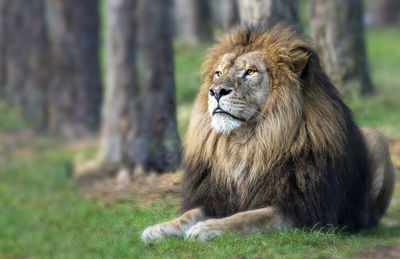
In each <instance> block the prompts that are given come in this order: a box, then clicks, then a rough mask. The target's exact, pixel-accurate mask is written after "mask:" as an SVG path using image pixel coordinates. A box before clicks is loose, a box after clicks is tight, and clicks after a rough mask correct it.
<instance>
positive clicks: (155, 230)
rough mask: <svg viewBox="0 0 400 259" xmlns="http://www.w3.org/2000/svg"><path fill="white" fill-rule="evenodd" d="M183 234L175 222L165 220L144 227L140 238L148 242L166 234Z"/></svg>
mask: <svg viewBox="0 0 400 259" xmlns="http://www.w3.org/2000/svg"><path fill="white" fill-rule="evenodd" d="M183 234H184V233H183V232H182V231H181V230H180V229H179V227H178V226H177V225H176V224H173V223H169V222H165V223H160V224H157V225H154V226H151V227H148V228H146V229H145V230H144V231H143V233H142V236H141V239H142V240H143V241H145V242H149V241H152V240H156V239H162V238H164V237H166V236H183Z"/></svg>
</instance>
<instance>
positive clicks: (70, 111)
mask: <svg viewBox="0 0 400 259" xmlns="http://www.w3.org/2000/svg"><path fill="white" fill-rule="evenodd" d="M46 4H47V11H48V13H47V17H48V27H49V33H50V40H51V46H52V49H51V51H52V56H53V64H52V67H53V79H52V82H51V86H50V96H49V128H50V132H51V133H53V134H56V135H61V136H64V137H70V138H71V137H83V136H90V135H92V134H93V133H95V132H96V130H97V129H98V126H99V118H100V103H101V96H102V94H101V93H102V88H101V80H100V69H99V58H98V55H99V10H98V1H97V0H68V1H65V0H46Z"/></svg>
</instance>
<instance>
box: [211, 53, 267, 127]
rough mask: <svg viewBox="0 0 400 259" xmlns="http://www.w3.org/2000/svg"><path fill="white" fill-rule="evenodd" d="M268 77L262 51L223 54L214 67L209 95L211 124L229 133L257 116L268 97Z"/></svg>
mask: <svg viewBox="0 0 400 259" xmlns="http://www.w3.org/2000/svg"><path fill="white" fill-rule="evenodd" d="M237 55H239V56H237ZM268 80H269V76H268V72H267V68H266V65H265V62H264V58H263V53H261V52H260V51H253V52H248V53H244V54H240V53H235V52H232V53H226V54H224V55H223V56H222V57H221V59H220V60H219V62H218V64H217V66H216V68H215V73H214V77H213V79H212V81H211V85H210V90H209V91H210V93H209V95H208V112H209V114H210V116H211V127H212V128H213V129H214V130H215V131H217V132H220V133H224V134H229V133H230V132H231V131H232V130H234V129H236V128H238V127H240V126H241V125H242V123H246V122H249V121H251V120H254V119H256V118H257V116H258V115H259V113H260V111H261V110H262V107H263V106H264V105H265V102H266V99H267V95H268V90H269V87H268V86H269V82H268Z"/></svg>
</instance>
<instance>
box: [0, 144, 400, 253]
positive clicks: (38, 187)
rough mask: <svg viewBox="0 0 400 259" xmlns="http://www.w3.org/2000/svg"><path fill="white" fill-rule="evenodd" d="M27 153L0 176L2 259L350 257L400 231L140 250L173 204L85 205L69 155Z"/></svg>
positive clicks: (296, 233)
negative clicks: (146, 232) (152, 227)
mask: <svg viewBox="0 0 400 259" xmlns="http://www.w3.org/2000/svg"><path fill="white" fill-rule="evenodd" d="M50 147H51V148H50ZM24 150H25V151H26V152H32V154H31V155H32V157H31V158H33V159H32V160H26V161H24V160H21V158H20V157H19V156H10V157H8V162H7V165H6V166H4V167H2V168H1V169H0V178H1V182H0V211H1V213H0V257H1V256H10V257H11V256H13V257H14V256H18V257H23V256H24V257H25V256H27V257H28V256H34V257H67V258H80V257H83V256H84V257H89V258H90V257H93V258H94V257H136V258H158V257H164V258H183V257H199V258H204V257H212V258H230V257H233V256H249V255H251V256H260V257H267V256H283V257H287V258H293V257H303V256H307V257H311V258H321V257H331V256H333V255H335V256H340V257H341V256H351V255H353V254H355V253H358V252H359V251H360V249H361V248H365V247H374V246H376V245H381V244H391V243H394V242H397V241H399V236H400V226H395V227H389V226H388V225H387V224H383V225H382V226H381V227H379V228H376V229H374V230H371V231H364V232H361V233H359V234H356V235H347V234H343V233H340V232H336V233H335V232H331V233H329V232H321V231H313V232H307V231H302V230H296V229H293V230H288V231H286V232H276V233H257V234H254V235H249V236H246V237H243V236H241V235H238V234H227V235H225V236H223V237H221V238H218V239H215V240H210V241H206V242H200V241H194V240H186V241H185V240H182V239H179V238H168V239H165V240H163V241H160V242H156V243H154V244H145V243H143V242H142V241H141V240H140V239H139V236H140V233H141V231H142V230H143V229H144V228H145V227H146V226H148V225H152V224H155V223H158V222H160V221H163V220H166V219H170V218H173V217H175V216H176V215H177V210H178V208H177V207H176V205H173V206H171V204H176V203H175V202H163V201H162V200H161V201H160V200H157V201H154V202H153V203H152V205H151V206H148V207H142V206H135V204H131V203H128V202H122V203H116V202H115V203H106V202H102V201H98V200H92V199H89V198H83V197H82V196H80V195H78V194H77V187H76V186H75V184H74V182H73V181H72V179H71V178H70V177H69V171H68V170H69V169H68V168H70V161H71V159H72V158H73V153H74V152H72V150H69V149H66V148H65V147H63V148H61V146H59V145H56V144H50V145H49V146H47V149H45V150H43V144H32V145H30V146H29V147H28V148H25V149H24ZM396 195H399V193H398V192H397V193H396ZM399 210H400V206H398V205H396V206H394V207H392V208H391V213H390V215H391V216H390V217H389V218H388V219H386V220H385V221H386V222H387V221H389V220H390V221H399V220H400V214H399V213H398V212H399Z"/></svg>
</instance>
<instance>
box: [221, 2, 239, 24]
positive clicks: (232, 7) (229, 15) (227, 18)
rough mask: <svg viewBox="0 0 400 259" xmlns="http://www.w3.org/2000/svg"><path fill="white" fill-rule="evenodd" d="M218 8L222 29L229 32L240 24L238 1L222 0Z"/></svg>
mask: <svg viewBox="0 0 400 259" xmlns="http://www.w3.org/2000/svg"><path fill="white" fill-rule="evenodd" d="M218 3H219V4H220V5H219V6H217V8H218V9H219V10H220V12H219V14H220V19H221V24H222V29H223V30H224V31H228V30H229V29H230V28H232V27H233V26H235V25H237V24H238V23H239V9H238V3H237V1H236V0H220V1H218Z"/></svg>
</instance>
